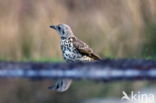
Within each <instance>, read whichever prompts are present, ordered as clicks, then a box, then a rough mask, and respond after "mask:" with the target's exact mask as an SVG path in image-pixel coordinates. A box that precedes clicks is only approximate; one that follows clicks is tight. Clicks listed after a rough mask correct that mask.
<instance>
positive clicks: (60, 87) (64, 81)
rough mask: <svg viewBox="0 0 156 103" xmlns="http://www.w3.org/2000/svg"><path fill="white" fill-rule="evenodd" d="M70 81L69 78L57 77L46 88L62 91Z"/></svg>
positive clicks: (67, 86) (68, 85)
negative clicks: (52, 83)
mask: <svg viewBox="0 0 156 103" xmlns="http://www.w3.org/2000/svg"><path fill="white" fill-rule="evenodd" d="M71 83H72V80H70V79H59V80H57V81H56V82H55V84H54V85H52V86H50V87H48V88H49V89H52V90H54V91H57V92H64V91H66V90H67V89H68V88H69V87H70V85H71Z"/></svg>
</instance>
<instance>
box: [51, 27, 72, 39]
mask: <svg viewBox="0 0 156 103" xmlns="http://www.w3.org/2000/svg"><path fill="white" fill-rule="evenodd" d="M50 28H52V29H55V30H56V31H57V32H58V34H59V35H60V37H61V38H62V39H66V38H68V37H70V36H72V35H73V32H72V30H71V28H70V26H68V25H67V24H59V25H51V26H50Z"/></svg>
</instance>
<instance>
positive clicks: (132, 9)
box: [0, 0, 156, 60]
mask: <svg viewBox="0 0 156 103" xmlns="http://www.w3.org/2000/svg"><path fill="white" fill-rule="evenodd" d="M155 4H156V2H155V1H154V0H148V1H147V0H136V1H131V0H120V1H116V0H112V1H108V0H103V1H100V0H97V1H90V0H86V1H83V0H79V1H76V0H59V1H54V0H46V1H43V0H38V1H32V0H27V1H24V0H12V1H10V0H6V1H0V11H1V15H0V47H1V48H0V57H1V58H5V59H6V58H7V59H13V60H19V59H21V58H35V59H36V58H46V57H50V58H61V53H60V48H59V44H58V43H59V38H58V35H57V34H56V32H54V31H53V30H51V29H50V28H49V27H48V26H49V25H51V24H59V23H67V24H69V25H71V26H72V28H73V30H74V32H75V34H76V35H77V36H78V37H79V38H80V39H82V40H84V41H86V42H87V43H88V44H89V45H90V46H91V47H93V48H94V49H96V51H97V52H98V53H99V54H101V55H102V56H103V55H105V56H115V57H126V56H137V55H138V54H139V53H140V51H141V48H142V43H143V42H144V32H143V29H144V27H145V25H146V23H147V22H149V21H150V22H151V21H154V18H155V16H156V8H155Z"/></svg>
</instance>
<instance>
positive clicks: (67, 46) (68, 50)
mask: <svg viewBox="0 0 156 103" xmlns="http://www.w3.org/2000/svg"><path fill="white" fill-rule="evenodd" d="M61 50H62V55H63V57H64V59H65V60H66V62H81V61H83V62H84V61H91V60H92V59H91V58H90V57H87V56H85V55H82V54H81V53H80V52H79V51H78V50H77V49H76V48H75V47H74V45H73V43H72V39H71V38H67V39H62V40H61Z"/></svg>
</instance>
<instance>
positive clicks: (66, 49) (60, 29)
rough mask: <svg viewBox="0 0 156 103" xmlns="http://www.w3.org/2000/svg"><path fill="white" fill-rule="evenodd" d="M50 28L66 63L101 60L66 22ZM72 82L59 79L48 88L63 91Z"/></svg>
mask: <svg viewBox="0 0 156 103" xmlns="http://www.w3.org/2000/svg"><path fill="white" fill-rule="evenodd" d="M50 28H52V29H54V30H56V31H57V33H58V34H59V37H60V38H61V39H60V46H61V51H62V55H63V58H64V60H65V61H66V62H67V63H73V62H88V61H95V60H101V58H100V56H98V55H97V54H96V53H95V52H94V51H93V50H92V49H91V48H90V47H89V46H88V45H87V44H86V43H85V42H83V41H81V40H80V39H79V38H78V37H76V35H74V33H73V31H72V29H71V27H70V26H69V25H67V24H58V25H51V26H50ZM71 83H72V80H70V79H59V80H57V81H56V82H55V84H54V85H52V86H50V87H49V88H50V89H52V90H54V91H57V92H65V91H66V90H68V88H69V87H70V85H71Z"/></svg>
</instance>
